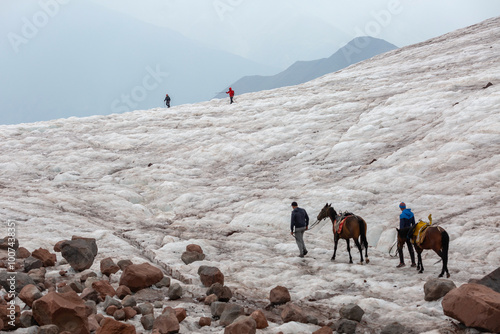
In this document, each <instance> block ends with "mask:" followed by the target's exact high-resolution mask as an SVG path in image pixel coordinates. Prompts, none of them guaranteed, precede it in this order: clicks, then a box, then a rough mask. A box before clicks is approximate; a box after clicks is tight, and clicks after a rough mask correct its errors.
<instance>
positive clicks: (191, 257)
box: [181, 252, 205, 264]
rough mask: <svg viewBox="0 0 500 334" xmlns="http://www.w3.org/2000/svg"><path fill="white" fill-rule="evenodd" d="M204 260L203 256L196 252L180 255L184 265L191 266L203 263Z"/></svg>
mask: <svg viewBox="0 0 500 334" xmlns="http://www.w3.org/2000/svg"><path fill="white" fill-rule="evenodd" d="M204 259H205V254H203V253H201V254H200V253H198V252H184V253H182V255H181V260H182V262H184V264H191V263H193V262H196V261H203V260H204Z"/></svg>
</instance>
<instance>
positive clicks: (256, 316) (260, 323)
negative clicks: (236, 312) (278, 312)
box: [250, 310, 269, 329]
mask: <svg viewBox="0 0 500 334" xmlns="http://www.w3.org/2000/svg"><path fill="white" fill-rule="evenodd" d="M250 316H251V317H252V318H253V320H255V323H256V324H257V329H264V328H267V327H269V323H268V322H267V319H266V316H265V315H264V312H262V311H261V310H256V311H253V312H252V314H250Z"/></svg>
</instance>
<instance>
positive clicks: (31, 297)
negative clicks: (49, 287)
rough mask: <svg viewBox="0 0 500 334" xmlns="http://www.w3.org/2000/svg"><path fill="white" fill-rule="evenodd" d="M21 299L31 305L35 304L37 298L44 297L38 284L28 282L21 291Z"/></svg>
mask: <svg viewBox="0 0 500 334" xmlns="http://www.w3.org/2000/svg"><path fill="white" fill-rule="evenodd" d="M18 297H19V299H21V300H22V301H23V302H25V303H26V305H28V306H29V307H32V306H33V302H34V301H35V300H37V299H40V298H42V293H41V292H40V290H39V289H38V287H37V286H36V285H33V284H28V285H25V286H24V287H23V288H22V289H21V292H19V296H18Z"/></svg>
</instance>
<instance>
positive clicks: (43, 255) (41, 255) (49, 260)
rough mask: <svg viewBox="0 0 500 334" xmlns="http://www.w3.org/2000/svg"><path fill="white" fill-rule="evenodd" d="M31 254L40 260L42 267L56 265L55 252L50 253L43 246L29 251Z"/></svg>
mask: <svg viewBox="0 0 500 334" xmlns="http://www.w3.org/2000/svg"><path fill="white" fill-rule="evenodd" d="M31 256H33V257H34V258H37V259H39V260H40V261H42V263H43V266H44V267H52V266H55V265H56V261H57V257H56V254H52V253H50V252H49V251H48V250H46V249H44V248H38V249H36V250H34V251H33V253H31Z"/></svg>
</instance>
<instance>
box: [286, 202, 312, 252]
mask: <svg viewBox="0 0 500 334" xmlns="http://www.w3.org/2000/svg"><path fill="white" fill-rule="evenodd" d="M292 208H293V211H292V219H291V222H290V229H291V230H292V232H291V234H292V235H293V236H294V237H295V241H296V242H297V246H298V247H299V252H300V254H299V257H304V255H307V249H306V245H305V244H304V232H305V231H306V230H307V229H308V228H309V216H308V215H307V212H306V210H304V209H302V208H299V207H298V205H297V202H292ZM294 229H295V235H294V233H293V232H294Z"/></svg>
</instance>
